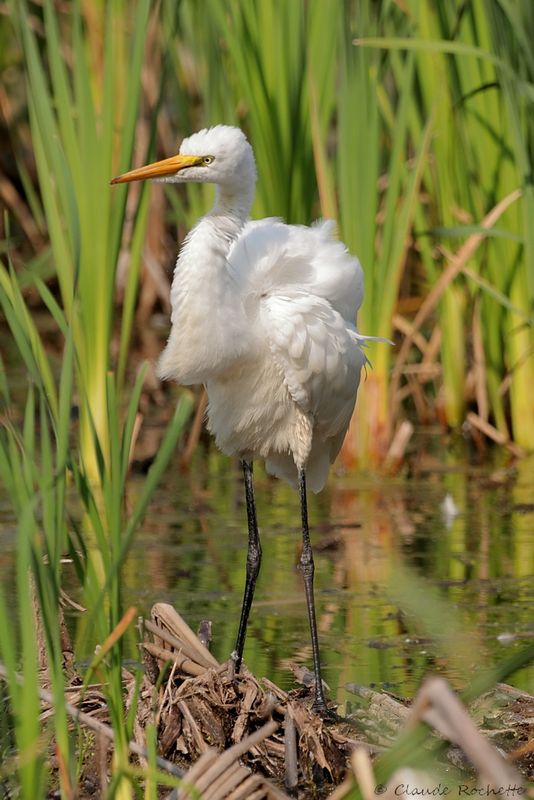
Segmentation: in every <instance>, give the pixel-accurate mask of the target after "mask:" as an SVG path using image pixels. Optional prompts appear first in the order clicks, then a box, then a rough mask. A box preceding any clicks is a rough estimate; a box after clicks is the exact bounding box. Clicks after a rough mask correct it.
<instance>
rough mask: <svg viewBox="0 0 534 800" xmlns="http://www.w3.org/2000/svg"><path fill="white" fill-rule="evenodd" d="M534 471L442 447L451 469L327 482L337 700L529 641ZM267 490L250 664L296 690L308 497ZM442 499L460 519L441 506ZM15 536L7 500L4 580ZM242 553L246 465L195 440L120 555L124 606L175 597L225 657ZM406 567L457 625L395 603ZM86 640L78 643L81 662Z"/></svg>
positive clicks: (325, 645) (400, 684) (327, 573)
mask: <svg viewBox="0 0 534 800" xmlns="http://www.w3.org/2000/svg"><path fill="white" fill-rule="evenodd" d="M533 466H534V465H533V463H532V461H530V462H529V461H523V462H520V463H519V464H518V465H517V466H516V467H515V468H514V471H513V472H512V471H509V470H508V469H507V468H506V467H503V468H501V469H495V470H493V471H491V470H488V469H487V468H485V469H484V470H482V469H472V468H469V469H467V468H466V467H465V466H463V465H460V466H459V465H458V462H457V463H454V461H451V462H450V463H448V464H447V456H444V463H443V462H441V461H439V462H437V461H432V462H431V463H430V464H428V465H427V466H425V465H424V464H420V465H419V467H418V469H417V470H414V471H413V474H412V475H411V477H410V478H409V479H408V480H406V479H403V480H401V479H383V478H373V477H371V476H350V477H349V476H343V477H336V476H335V475H332V477H331V480H330V482H329V485H328V488H327V489H326V490H325V491H324V492H322V493H321V494H320V495H317V496H312V497H311V498H310V521H311V524H312V541H313V545H314V551H315V556H316V558H315V561H316V597H317V611H318V625H319V629H320V638H321V647H322V658H323V661H324V677H325V680H326V681H327V682H328V683H329V685H330V686H331V689H332V695H333V696H334V697H337V699H338V701H339V702H344V701H345V700H346V699H347V697H348V695H347V692H346V691H345V689H344V688H343V687H344V686H345V685H346V684H350V683H359V684H364V685H367V686H378V687H383V688H389V689H391V690H393V691H395V692H396V693H398V694H399V695H403V696H411V695H413V694H414V692H415V691H416V689H417V687H418V685H419V683H420V681H421V679H422V677H423V676H424V675H425V674H426V673H427V672H428V671H434V672H440V673H442V674H445V675H446V676H447V677H448V678H449V679H450V680H451V681H452V682H453V684H454V685H456V686H461V685H463V684H464V683H465V682H466V681H468V680H469V679H470V677H471V676H472V674H473V673H474V672H476V671H477V670H480V669H481V668H483V667H484V666H487V665H489V664H491V663H494V662H496V661H499V660H501V659H504V658H506V657H508V656H509V655H510V654H511V653H512V652H513V651H514V649H519V648H521V646H522V645H524V644H525V643H526V640H527V639H528V637H532V635H533V634H534V628H533V624H532V619H533V615H532V612H533V606H534V585H533V583H532V575H533V574H534V564H533V559H534V547H533V542H534V505H533V504H532V501H533V494H532V477H531V476H532V467H533ZM444 467H445V469H444ZM140 487H141V478H140V477H138V478H133V479H132V481H131V485H130V490H129V491H130V497H129V500H130V501H132V502H133V500H134V499H135V494H136V493H137V492H138V491H140ZM256 493H257V504H258V519H259V524H260V530H261V536H262V544H263V552H264V557H263V563H262V571H261V573H260V578H259V581H258V585H257V590H256V598H255V603H254V606H253V611H252V615H251V620H250V626H249V635H248V640H247V644H246V647H245V661H246V663H247V664H248V666H249V667H250V668H251V669H253V670H254V671H255V672H256V674H258V675H263V674H265V675H268V676H269V677H270V678H272V679H273V680H275V681H277V682H278V683H279V684H280V685H282V686H283V687H285V688H289V687H291V686H292V685H294V678H293V674H292V673H291V671H290V669H289V664H290V663H297V664H306V665H308V666H311V650H310V646H309V632H308V623H307V617H306V610H305V604H304V593H303V588H302V585H301V579H300V575H299V573H298V572H297V570H296V563H297V560H298V555H299V546H300V530H299V507H298V498H297V495H296V493H295V492H293V490H291V489H290V488H289V487H287V486H285V485H284V484H282V483H280V482H279V481H275V480H272V479H270V478H269V477H268V476H266V475H265V473H264V472H263V471H262V469H261V467H259V466H258V467H257V468H256ZM446 497H450V498H451V499H452V501H453V503H454V509H455V513H452V514H451V513H445V512H444V509H443V505H442V504H443V501H444V499H445V498H446ZM449 510H450V509H449ZM13 531H14V521H13V519H12V517H11V516H10V512H9V511H7V510H6V503H5V498H2V497H1V496H0V543H1V545H2V555H1V556H0V574H1V577H2V579H3V580H8V581H9V580H12V579H13V573H14V565H13V557H14V536H13ZM245 555H246V524H245V510H244V508H243V492H242V485H241V472H240V470H239V468H238V465H237V464H231V463H230V462H229V461H228V459H226V458H224V457H222V456H219V455H218V454H217V453H215V452H214V450H209V451H208V452H202V451H201V450H200V449H199V450H198V452H197V453H196V455H195V458H194V460H193V464H192V466H191V469H190V471H189V472H188V473H187V474H184V473H182V472H180V470H179V468H178V461H177V460H176V463H175V464H174V465H173V466H172V467H171V468H169V470H168V473H167V478H166V481H165V483H164V485H162V486H161V487H160V489H159V490H158V492H157V494H156V496H155V498H154V501H153V503H152V505H151V507H150V510H149V513H148V514H147V516H146V519H145V521H144V523H143V525H142V527H141V530H140V531H139V533H138V535H137V537H136V539H135V543H134V546H133V549H132V551H131V554H130V556H129V558H128V561H127V563H126V565H125V569H124V587H125V602H126V603H128V604H135V605H136V606H137V607H138V608H139V609H140V610H141V611H144V612H148V611H149V609H150V607H151V605H152V603H154V602H156V601H167V602H170V603H172V604H173V605H174V606H175V607H176V608H177V609H178V610H179V611H180V613H181V614H182V615H183V616H184V617H185V618H186V619H187V620H188V621H189V623H190V624H191V626H192V627H193V628H195V627H196V626H197V625H198V623H199V621H200V620H201V619H203V618H209V619H211V620H212V622H213V631H214V641H213V651H214V654H215V655H216V657H217V658H219V659H221V660H223V659H225V658H227V657H228V655H229V653H230V652H231V650H232V649H233V645H234V637H235V634H236V628H237V622H238V615H239V610H240V605H241V597H242V591H243V581H244V571H245ZM407 570H408V572H406V571H407ZM401 574H402V576H404V577H402V580H403V581H405V582H406V574H408V576H410V575H411V576H412V580H413V582H414V586H415V583H416V582H417V581H418V580H419V579H420V578H422V579H424V580H425V581H426V582H427V584H428V586H429V587H431V589H432V591H433V592H435V593H436V596H437V597H438V598H439V600H440V602H444V603H447V604H448V605H447V606H446V608H447V609H448V611H449V615H450V621H451V629H450V630H446V628H447V621H445V623H444V625H443V631H440V630H438V631H437V632H436V630H429V628H428V625H427V624H426V623H425V622H424V617H425V615H424V614H418V613H417V608H416V609H415V610H414V609H409V610H407V608H405V607H404V606H403V607H401V605H402V604H401V605H399V595H398V589H395V588H394V587H395V583H396V581H397V583H398V581H399V580H400V578H399V575H401ZM408 580H409V578H408ZM70 588H71V590H72V591H74V582H73V584H72V586H71V587H70ZM408 588H409V587H408ZM405 589H406V587H404V589H403V591H404V590H405ZM420 589H421V587H419V590H420ZM414 591H415V588H414ZM417 597H418V599H417V601H416V605H417V603H418V604H419V609H420V610H421V611H428V612H429V614H430V616H431V613H430V612H432V613H433V610H432V609H431V608H430V606H431V605H432V603H433V602H434V601H433V600H432V599H431V597H430V593H429V595H428V604H429V609H425V605H426V599H425V595H424V594H422V595H418V596H417ZM436 613H438V612H436ZM421 617H422V618H423V621H422V619H421ZM437 618H438V619H439V615H438V617H437ZM455 637H456V638H455ZM89 647H92V643H88V642H85V643H82V642H81V641H79V643H78V655H79V657H80V658H84V657H85V656H87V655H88V653H84V652H79V651H80V649H82V650H83V649H84V648H89ZM132 655H135V652H134V651H133V642H132ZM513 683H515V685H517V686H519V687H521V688H525V689H527V690H531V691H532V689H533V688H534V668H533V667H529V668H525V669H523V670H521V671H520V672H518V673H516V674H515V676H514V678H513Z"/></svg>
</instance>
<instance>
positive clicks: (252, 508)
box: [232, 461, 261, 672]
mask: <svg viewBox="0 0 534 800" xmlns="http://www.w3.org/2000/svg"><path fill="white" fill-rule="evenodd" d="M241 466H242V467H243V475H244V477H245V498H246V503H247V522H248V550H247V577H246V582H245V593H244V595H243V605H242V607H241V620H240V622H239V630H238V632H237V639H236V643H235V650H234V653H233V654H232V658H233V659H234V662H235V671H236V672H239V670H240V668H241V660H242V658H243V648H244V646H245V636H246V634H247V623H248V617H249V614H250V608H251V606H252V599H253V597H254V589H255V588H256V579H257V577H258V574H259V571H260V564H261V544H260V535H259V533H258V523H257V521H256V504H255V502H254V482H253V479H252V462H250V463H249V462H248V461H242V462H241Z"/></svg>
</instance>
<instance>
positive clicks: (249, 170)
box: [111, 125, 256, 189]
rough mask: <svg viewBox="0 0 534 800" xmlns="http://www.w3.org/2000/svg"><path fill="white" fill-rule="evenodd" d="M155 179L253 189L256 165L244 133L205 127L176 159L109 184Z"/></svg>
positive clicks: (157, 164)
mask: <svg viewBox="0 0 534 800" xmlns="http://www.w3.org/2000/svg"><path fill="white" fill-rule="evenodd" d="M146 179H151V180H157V181H164V182H169V183H216V184H218V185H219V186H222V187H225V188H228V189H233V188H236V189H237V188H239V187H241V186H247V187H249V186H251V185H252V186H253V185H254V183H255V181H256V164H255V161H254V154H253V152H252V147H251V146H250V144H249V143H248V141H247V138H246V136H245V134H244V133H243V131H241V130H240V129H239V128H234V127H232V126H230V125H216V126H215V127H214V128H204V129H203V130H201V131H198V133H193V134H192V135H191V136H188V137H187V139H184V140H183V142H182V145H181V147H180V152H179V153H178V155H176V156H171V158H166V159H164V160H163V161H156V162H155V163H154V164H149V165H148V166H146V167H140V168H139V169H134V170H132V171H131V172H126V173H124V175H119V177H117V178H113V180H112V181H111V183H126V182H129V181H140V180H146Z"/></svg>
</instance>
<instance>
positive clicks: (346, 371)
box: [260, 291, 365, 455]
mask: <svg viewBox="0 0 534 800" xmlns="http://www.w3.org/2000/svg"><path fill="white" fill-rule="evenodd" d="M260 319H261V322H262V328H263V330H264V332H265V335H266V337H267V341H268V345H269V348H270V351H271V354H272V357H273V359H274V361H275V363H276V364H277V366H278V368H279V369H280V372H281V373H282V375H283V378H284V381H285V383H286V385H287V387H288V390H289V392H290V394H291V397H292V398H293V400H294V401H295V403H297V404H298V405H299V406H300V407H301V408H302V410H303V411H305V412H307V413H309V414H311V416H312V417H313V420H314V430H315V431H316V433H317V434H318V435H319V436H320V438H322V439H323V440H324V441H326V440H327V439H330V438H333V437H338V435H339V434H340V433H344V431H345V429H346V427H347V426H348V423H349V420H350V417H351V414H352V411H353V408H354V403H355V400H356V391H357V389H358V384H359V380H360V371H361V367H362V366H363V364H364V363H365V356H364V354H363V352H362V351H361V349H360V347H359V344H358V339H357V335H356V333H355V330H354V327H353V326H351V325H349V324H348V323H347V322H346V321H345V320H344V319H343V317H342V316H341V315H340V314H339V313H338V312H337V311H336V310H335V309H334V308H332V306H331V305H330V304H329V303H328V301H326V300H325V299H324V298H322V297H316V296H314V295H310V294H307V293H304V292H299V291H294V292H292V293H291V294H289V293H286V294H281V293H276V294H275V293H272V294H270V295H265V296H264V297H263V298H262V300H261V303H260ZM334 455H335V454H334Z"/></svg>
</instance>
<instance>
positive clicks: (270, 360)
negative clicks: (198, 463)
mask: <svg viewBox="0 0 534 800" xmlns="http://www.w3.org/2000/svg"><path fill="white" fill-rule="evenodd" d="M275 168H276V165H273V169H275ZM143 179H155V180H159V181H166V182H169V181H170V182H173V183H188V182H195V183H199V182H202V183H206V182H207V183H214V184H215V186H216V199H215V204H214V206H213V208H212V209H211V211H209V212H208V213H207V214H206V215H205V216H204V217H202V218H201V219H200V220H199V222H198V223H197V224H196V225H195V227H194V228H193V229H192V230H191V231H190V233H189V234H188V235H187V237H186V239H185V242H184V244H183V246H182V248H181V251H180V254H179V256H178V259H177V262H176V268H175V271H174V278H173V282H172V290H171V304H172V318H171V319H172V327H171V332H170V336H169V340H168V342H167V346H166V347H165V350H164V352H163V354H162V356H161V359H160V361H159V366H158V371H159V375H160V376H161V377H162V378H168V379H172V380H174V381H176V382H178V383H180V384H184V385H190V384H197V383H198V384H204V385H205V387H206V390H207V393H208V411H207V417H208V428H209V430H210V431H211V432H212V433H213V434H214V436H215V439H216V442H217V445H218V446H219V448H220V449H221V450H222V451H223V452H224V453H226V454H228V455H234V454H235V455H237V456H239V458H240V459H241V463H242V467H243V471H244V478H245V491H246V508H247V519H248V553H247V567H246V585H245V593H244V598H243V607H242V612H241V620H240V625H239V631H238V634H237V640H236V646H235V652H234V654H233V657H234V659H235V668H236V671H239V668H240V665H241V659H242V656H243V647H244V642H245V634H246V627H247V621H248V616H249V612H250V607H251V604H252V598H253V594H254V588H255V585H256V579H257V577H258V573H259V568H260V561H261V544H260V538H259V534H258V526H257V521H256V509H255V503H254V488H253V480H252V463H253V460H254V459H255V458H262V459H265V462H266V467H267V470H268V471H269V472H270V473H272V474H274V475H277V476H279V477H281V478H284V479H285V480H287V481H288V482H289V483H290V484H292V485H294V486H296V487H298V489H299V493H300V504H301V517H302V544H303V546H302V555H301V557H300V562H299V569H300V570H301V572H302V575H303V578H304V586H305V591H306V601H307V607H308V616H309V623H310V631H311V643H312V652H313V663H314V672H315V701H314V705H315V707H316V708H317V709H318V710H319V711H321V712H326V711H327V704H326V700H325V696H324V691H323V685H322V682H321V667H320V658H319V645H318V637H317V623H316V618H315V605H314V595H313V574H314V563H313V554H312V548H311V543H310V535H309V530H308V513H307V502H306V484H308V486H309V488H311V489H312V490H313V491H314V492H317V491H319V490H320V489H321V488H322V487H323V486H324V483H325V481H326V477H327V473H328V469H329V466H330V464H331V463H332V462H333V461H334V459H335V457H336V456H337V454H338V452H339V450H340V447H341V444H342V442H343V438H344V436H345V433H346V431H347V427H348V425H349V421H350V418H351V415H352V411H353V409H354V403H355V400H356V391H357V389H358V383H359V380H360V371H361V368H362V366H363V365H364V363H365V362H366V357H365V355H364V354H363V351H362V345H363V344H364V342H365V340H366V339H367V338H370V337H364V336H361V335H359V334H358V332H357V331H356V328H355V322H356V313H357V311H358V308H359V306H360V304H361V301H362V296H363V273H362V268H361V266H360V263H359V261H358V259H356V258H354V257H353V256H351V255H350V254H349V253H348V252H347V249H346V247H345V246H344V245H343V244H342V243H341V242H339V241H336V240H335V239H334V238H333V223H332V222H324V221H323V222H319V223H316V224H315V225H313V226H312V227H305V226H301V225H286V224H284V223H283V222H281V221H280V220H278V219H274V218H273V219H264V220H259V221H249V220H248V215H249V212H250V208H251V205H252V201H253V197H254V189H255V183H256V165H255V160H254V155H253V152H252V148H251V146H250V144H249V143H248V141H247V139H246V137H245V135H244V134H243V132H242V131H241V130H239V129H238V128H234V127H229V126H226V125H217V126H216V127H213V128H209V129H204V130H201V131H199V132H198V133H195V134H193V135H192V136H190V137H188V138H187V139H184V140H183V142H182V145H181V147H180V152H179V155H176V156H172V157H171V158H167V159H165V160H163V161H158V162H156V163H154V164H150V165H149V166H146V167H141V168H140V169H134V170H132V171H131V172H127V173H125V174H124V175H120V176H119V177H117V178H114V179H113V181H112V183H123V182H127V181H136V180H143Z"/></svg>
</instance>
